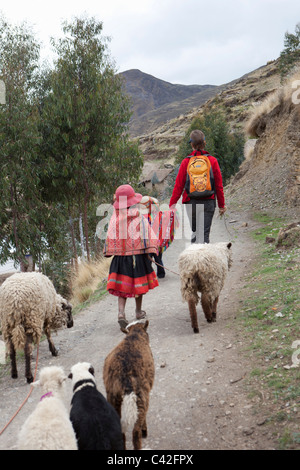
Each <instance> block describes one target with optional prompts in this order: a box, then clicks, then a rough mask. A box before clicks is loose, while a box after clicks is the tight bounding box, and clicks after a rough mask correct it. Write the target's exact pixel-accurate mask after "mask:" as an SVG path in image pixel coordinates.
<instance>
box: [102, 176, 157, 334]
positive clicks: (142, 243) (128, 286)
mask: <svg viewBox="0 0 300 470" xmlns="http://www.w3.org/2000/svg"><path fill="white" fill-rule="evenodd" d="M141 199H142V195H141V194H138V193H135V191H134V189H133V188H132V186H130V185H129V184H125V185H122V186H119V187H118V188H117V190H116V193H115V202H114V204H113V206H114V213H113V215H112V217H111V219H110V222H109V226H108V232H107V237H106V241H105V245H104V249H103V252H104V255H105V256H114V257H113V259H112V262H111V265H110V270H109V276H108V281H107V290H108V292H109V293H110V294H112V295H115V296H117V297H118V309H119V312H118V323H119V325H120V327H121V328H125V327H126V326H127V325H128V321H127V319H126V316H125V306H126V300H127V298H128V297H134V298H135V303H136V311H135V313H136V318H137V319H138V320H139V319H142V318H145V316H146V312H145V311H144V310H142V300H143V295H144V294H146V293H147V292H148V291H149V290H150V289H154V288H155V287H157V286H158V281H157V277H156V274H155V272H154V270H153V269H152V265H151V260H150V259H149V254H150V255H151V254H156V255H157V254H158V244H159V241H158V239H157V237H156V236H155V234H154V232H153V230H152V228H151V226H150V224H149V222H148V220H147V219H146V218H145V217H144V216H143V215H142V214H141V213H140V211H139V209H138V207H137V206H136V204H138V203H139V202H140V201H141Z"/></svg>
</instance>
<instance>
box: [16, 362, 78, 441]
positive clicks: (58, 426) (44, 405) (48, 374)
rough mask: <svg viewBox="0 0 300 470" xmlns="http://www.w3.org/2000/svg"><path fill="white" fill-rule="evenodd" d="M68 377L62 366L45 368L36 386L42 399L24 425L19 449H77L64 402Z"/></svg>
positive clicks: (35, 383)
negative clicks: (38, 387)
mask: <svg viewBox="0 0 300 470" xmlns="http://www.w3.org/2000/svg"><path fill="white" fill-rule="evenodd" d="M66 379H67V376H66V375H65V373H64V370H63V369H62V368H61V367H56V366H51V367H44V368H43V369H42V370H41V372H40V377H39V380H38V381H37V382H34V386H40V389H41V393H42V397H41V398H40V401H39V402H38V404H37V406H36V408H35V410H34V411H33V412H32V413H31V415H29V416H28V418H27V419H26V421H25V422H24V424H23V426H22V428H21V430H20V433H19V436H18V449H19V450H77V440H76V436H75V432H74V429H73V426H72V423H71V421H70V419H69V412H68V411H67V409H66V407H65V405H64V403H63V399H64V394H65V381H66Z"/></svg>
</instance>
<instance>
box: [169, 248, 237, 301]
mask: <svg viewBox="0 0 300 470" xmlns="http://www.w3.org/2000/svg"><path fill="white" fill-rule="evenodd" d="M178 263H179V272H180V277H181V294H182V298H183V300H185V301H187V302H188V301H189V300H193V301H194V302H195V303H196V304H197V303H198V302H199V295H198V292H202V293H203V292H205V293H207V294H208V296H209V298H213V299H214V298H217V297H218V296H219V294H220V292H221V290H222V288H223V286H224V282H225V279H226V275H227V273H228V269H229V268H230V267H231V265H232V252H231V250H230V249H228V243H227V242H219V243H204V244H192V245H191V246H189V247H188V248H186V249H185V250H184V251H183V252H182V253H181V254H180V256H179V259H178Z"/></svg>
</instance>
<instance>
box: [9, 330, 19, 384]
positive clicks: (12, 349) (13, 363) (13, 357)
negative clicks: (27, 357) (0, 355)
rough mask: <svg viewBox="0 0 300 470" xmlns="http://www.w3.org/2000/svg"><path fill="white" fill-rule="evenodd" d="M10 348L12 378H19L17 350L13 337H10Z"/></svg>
mask: <svg viewBox="0 0 300 470" xmlns="http://www.w3.org/2000/svg"><path fill="white" fill-rule="evenodd" d="M8 348H9V357H10V363H11V378H12V379H17V378H18V370H17V361H16V350H15V347H14V345H13V342H12V339H11V338H10V339H9V342H8Z"/></svg>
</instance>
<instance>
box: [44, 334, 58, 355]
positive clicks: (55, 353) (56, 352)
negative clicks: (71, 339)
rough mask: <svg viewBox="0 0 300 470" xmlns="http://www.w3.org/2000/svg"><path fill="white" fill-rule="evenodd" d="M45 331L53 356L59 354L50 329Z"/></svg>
mask: <svg viewBox="0 0 300 470" xmlns="http://www.w3.org/2000/svg"><path fill="white" fill-rule="evenodd" d="M45 333H46V336H47V340H48V344H49V351H50V352H51V354H52V356H58V350H57V349H56V347H55V346H54V343H53V341H52V338H51V334H50V331H45Z"/></svg>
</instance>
